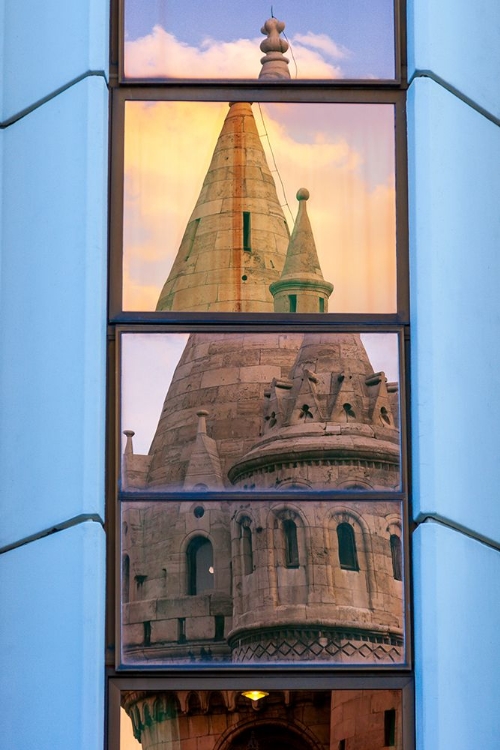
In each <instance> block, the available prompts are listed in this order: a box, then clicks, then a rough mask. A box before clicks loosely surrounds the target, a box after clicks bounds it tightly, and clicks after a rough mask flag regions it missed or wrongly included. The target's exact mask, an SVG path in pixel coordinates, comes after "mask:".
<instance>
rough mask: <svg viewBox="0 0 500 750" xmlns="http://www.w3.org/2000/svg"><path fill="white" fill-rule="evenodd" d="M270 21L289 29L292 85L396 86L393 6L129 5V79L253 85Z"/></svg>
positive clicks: (130, 1)
mask: <svg viewBox="0 0 500 750" xmlns="http://www.w3.org/2000/svg"><path fill="white" fill-rule="evenodd" d="M271 8H272V11H271ZM271 14H272V15H274V16H275V17H277V18H279V19H280V20H282V21H284V22H285V23H286V28H285V34H286V36H287V38H288V40H289V41H290V42H291V45H292V50H293V57H292V55H291V54H290V51H289V52H288V53H287V57H289V59H290V73H291V76H292V78H299V79H300V78H302V79H307V78H354V79H358V78H382V79H383V78H385V79H387V78H393V76H394V51H393V49H394V21H393V1H392V0H371V1H370V0H349V2H346V0H308V1H307V2H303V0H277V1H276V2H272V3H271V2H268V0H252V2H248V0H232V1H231V2H228V1H227V0H217V2H206V0H205V2H200V0H183V2H182V3H180V2H174V1H173V0H148V2H145V1H144V0H126V2H125V39H126V50H125V72H126V75H127V76H128V77H131V78H134V77H135V78H137V77H154V78H161V77H172V78H176V77H180V78H186V77H188V78H255V77H256V76H257V75H258V72H259V70H260V63H259V60H260V57H261V52H260V50H259V45H260V42H261V41H262V40H263V38H264V37H263V36H262V35H261V33H260V29H261V27H262V24H263V23H264V21H265V20H266V19H267V18H269V17H270V16H271ZM294 58H295V62H294ZM295 63H296V64H295Z"/></svg>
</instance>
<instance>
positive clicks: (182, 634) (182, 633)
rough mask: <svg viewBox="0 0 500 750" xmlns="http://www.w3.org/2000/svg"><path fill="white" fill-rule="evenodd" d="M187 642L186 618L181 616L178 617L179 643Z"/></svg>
mask: <svg viewBox="0 0 500 750" xmlns="http://www.w3.org/2000/svg"><path fill="white" fill-rule="evenodd" d="M185 642H186V618H185V617H179V618H178V619H177V643H185Z"/></svg>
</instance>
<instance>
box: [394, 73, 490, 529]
mask: <svg viewBox="0 0 500 750" xmlns="http://www.w3.org/2000/svg"><path fill="white" fill-rule="evenodd" d="M408 123H409V144H408V145H409V186H410V257H411V295H412V297H411V305H412V445H413V476H414V508H415V514H416V516H417V517H420V518H422V517H423V516H426V515H429V514H431V515H437V516H439V517H442V518H445V519H449V520H450V521H451V522H452V523H453V524H456V525H459V526H462V527H464V528H467V529H471V530H473V531H474V532H476V533H478V534H480V535H482V536H484V537H485V538H489V539H494V540H500V503H498V502H497V501H496V498H498V465H499V458H498V455H499V454H498V440H496V439H494V438H495V436H496V435H498V429H499V425H500V388H499V378H500V347H499V346H498V342H499V341H500V316H499V314H498V305H499V279H500V250H499V249H500V211H499V196H500V170H499V169H498V165H499V164H500V128H499V127H497V126H496V125H494V124H493V123H492V122H490V121H489V120H487V119H486V118H484V117H482V116H481V115H480V114H478V113H477V112H476V111H474V110H473V109H471V108H470V107H468V106H467V105H465V104H464V103H463V102H461V101H460V100H458V99H456V98H455V97H454V96H452V95H451V94H449V93H448V92H447V91H446V90H444V89H443V88H442V87H440V86H438V85H437V84H435V83H434V82H432V81H431V80H430V79H417V80H415V81H414V82H413V84H412V86H411V89H410V92H409V112H408Z"/></svg>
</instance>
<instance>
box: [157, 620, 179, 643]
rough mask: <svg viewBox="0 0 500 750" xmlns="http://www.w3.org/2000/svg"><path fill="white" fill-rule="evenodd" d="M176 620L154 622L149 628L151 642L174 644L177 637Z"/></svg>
mask: <svg viewBox="0 0 500 750" xmlns="http://www.w3.org/2000/svg"><path fill="white" fill-rule="evenodd" d="M178 627H179V625H178V620H177V618H170V619H168V620H155V621H154V622H153V623H152V627H151V641H152V642H153V643H159V642H162V641H169V642H174V641H177V637H178Z"/></svg>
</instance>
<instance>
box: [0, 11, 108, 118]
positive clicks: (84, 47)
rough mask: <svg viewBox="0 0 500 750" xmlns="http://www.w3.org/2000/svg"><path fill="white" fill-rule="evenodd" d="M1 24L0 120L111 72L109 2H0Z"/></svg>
mask: <svg viewBox="0 0 500 750" xmlns="http://www.w3.org/2000/svg"><path fill="white" fill-rule="evenodd" d="M2 16H3V19H2ZM0 20H3V23H2V24H0V35H1V36H2V37H3V40H2V41H3V66H2V61H1V58H0V97H1V98H2V100H3V101H0V121H4V120H7V119H8V118H10V117H12V116H13V115H15V114H17V113H19V112H20V111H22V110H23V109H25V108H26V107H30V106H32V105H33V104H35V103H36V102H37V101H39V100H41V99H43V98H44V97H46V96H48V95H50V94H51V93H52V92H54V91H55V90H57V89H59V88H60V87H61V86H65V85H67V84H68V83H69V82H70V81H72V80H73V79H75V78H77V77H78V76H82V75H84V74H85V73H87V72H88V71H89V70H93V71H106V70H107V67H108V38H109V3H108V2H107V1H106V0H71V2H67V0H43V2H36V1H35V0H32V1H31V2H26V0H24V1H21V0H19V1H17V2H16V1H14V2H12V0H0ZM1 46H2V45H0V51H1Z"/></svg>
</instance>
